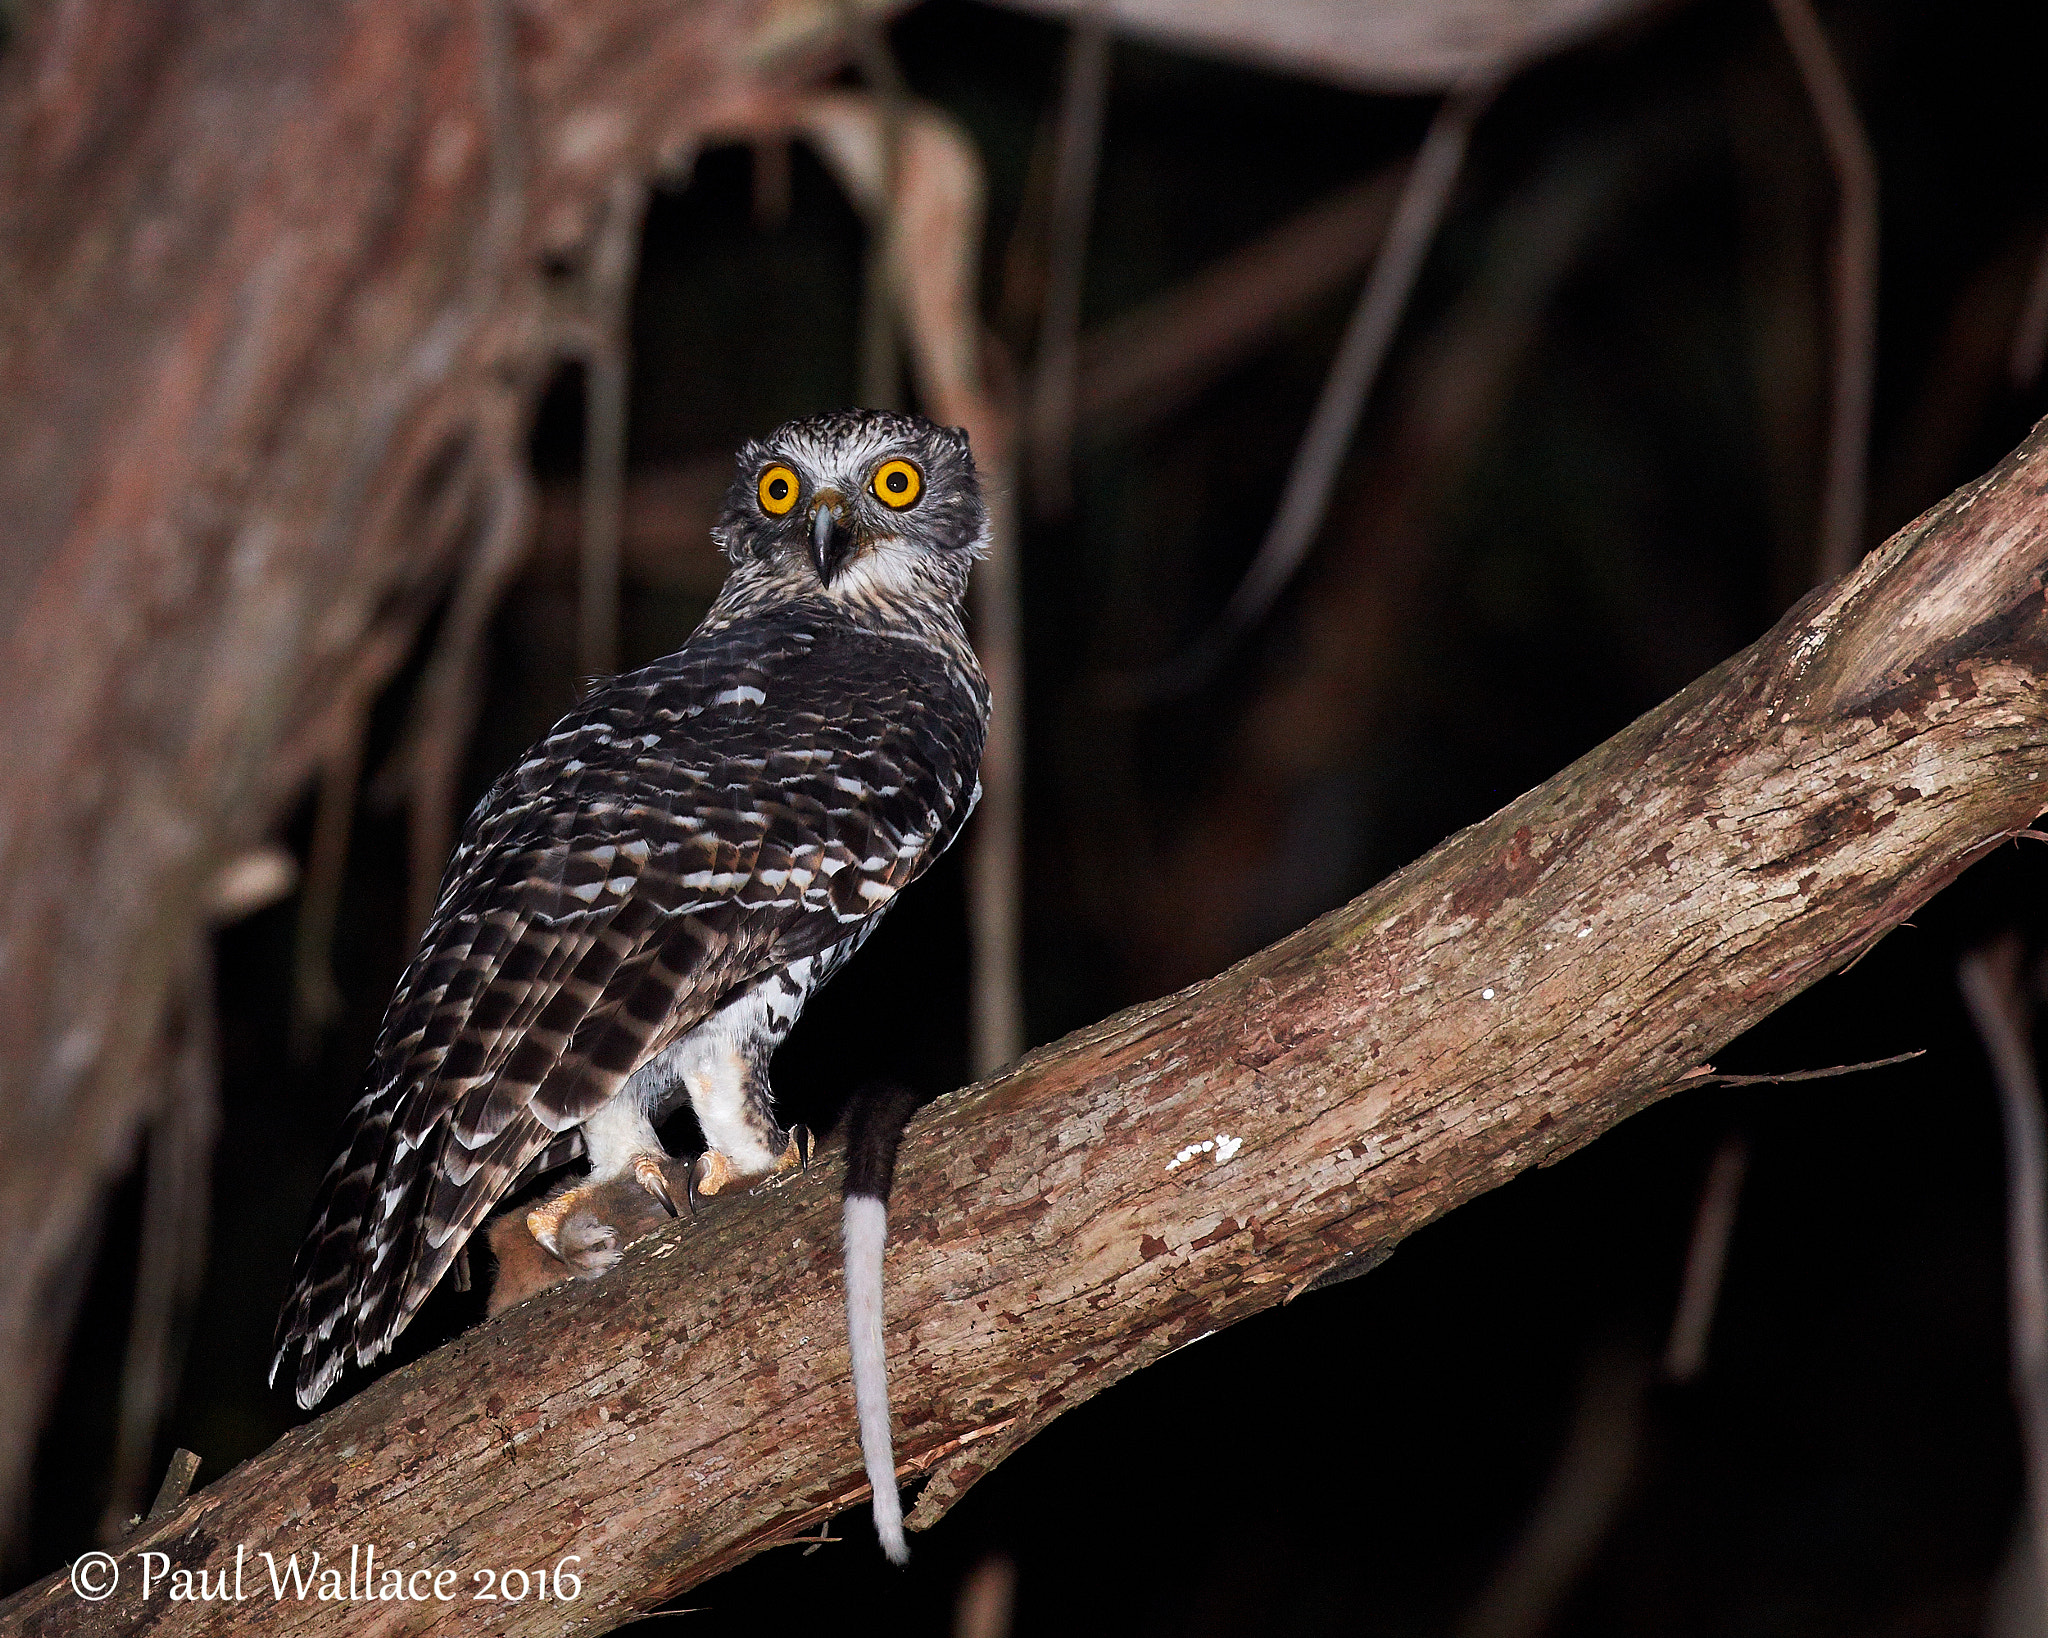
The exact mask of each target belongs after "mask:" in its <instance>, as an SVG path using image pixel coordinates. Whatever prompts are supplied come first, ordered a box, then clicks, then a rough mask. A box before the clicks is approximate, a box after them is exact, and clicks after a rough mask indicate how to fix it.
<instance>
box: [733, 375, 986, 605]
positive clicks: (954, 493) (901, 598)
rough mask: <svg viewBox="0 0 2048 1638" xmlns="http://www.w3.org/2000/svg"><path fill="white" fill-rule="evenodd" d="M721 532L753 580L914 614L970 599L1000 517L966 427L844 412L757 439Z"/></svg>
mask: <svg viewBox="0 0 2048 1638" xmlns="http://www.w3.org/2000/svg"><path fill="white" fill-rule="evenodd" d="M711 533H712V538H713V539H714V540H715V541H717V543H718V545H719V547H720V549H722V550H723V551H724V553H725V555H726V556H727V557H728V558H730V559H731V560H732V562H733V564H734V566H735V567H736V568H737V569H739V570H741V571H743V572H744V573H746V575H747V576H748V577H749V578H750V579H751V578H756V577H759V578H763V579H768V580H772V581H773V582H774V583H775V585H776V586H777V588H778V589H780V590H782V591H784V592H809V593H816V592H820V591H822V592H823V593H824V594H825V595H827V596H829V597H831V598H833V599H835V600H837V601H840V602H842V603H846V604H851V605H865V606H868V607H870V608H874V609H877V610H881V611H888V610H892V609H893V610H908V609H912V608H916V607H919V606H929V605H931V604H935V603H936V604H939V605H942V606H943V605H957V604H958V603H959V601H960V599H961V597H962V595H963V594H964V593H965V591H966V589H967V572H968V570H969V569H970V568H971V567H973V563H974V559H975V558H976V557H977V556H979V555H980V553H981V550H982V548H983V546H984V545H985V543H986V540H987V535H988V514H987V512H986V511H985V510H984V508H983V506H982V501H981V485H980V483H979V482H978V481H977V479H976V477H975V473H974V456H973V455H972V454H971V453H970V452H969V450H968V447H967V434H966V433H965V432H962V431H960V430H959V429H958V428H955V427H942V426H937V425H935V424H933V423H932V422H930V421H927V420H925V419H924V418H923V417H922V416H917V415H897V414H892V413H889V412H886V411H882V410H840V411H836V412H835V413H833V414H830V415H816V416H812V417H810V418H809V419H807V420H802V421H791V422H789V423H787V424H786V425H784V426H780V427H778V428H776V429H775V431H773V432H771V433H770V434H769V435H768V436H767V437H766V438H759V439H755V440H754V441H752V442H750V443H749V444H747V445H746V447H745V448H743V449H742V450H741V451H740V452H739V466H738V471H737V472H736V473H735V474H734V477H733V482H732V487H731V489H729V490H728V491H727V492H726V497H725V509H724V511H723V512H722V513H721V514H720V516H719V519H718V522H717V523H716V524H715V525H714V526H713V528H712V531H711ZM735 578H739V576H737V575H736V576H735Z"/></svg>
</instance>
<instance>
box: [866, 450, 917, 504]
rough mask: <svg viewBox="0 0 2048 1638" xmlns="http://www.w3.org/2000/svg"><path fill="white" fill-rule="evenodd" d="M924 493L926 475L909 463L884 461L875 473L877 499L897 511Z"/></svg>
mask: <svg viewBox="0 0 2048 1638" xmlns="http://www.w3.org/2000/svg"><path fill="white" fill-rule="evenodd" d="M923 493H924V475H923V474H922V473H920V472H919V471H918V470H917V468H916V467H914V466H912V465H911V464H910V463H909V462H908V461H884V462H883V463H882V464H881V466H880V467H879V468H878V469H877V470H876V472H875V498H876V499H877V500H879V501H881V502H882V504H883V505H885V506H893V507H895V508H896V510H897V511H899V512H900V511H902V510H903V508H904V507H906V506H908V505H910V504H911V502H913V501H915V500H916V499H917V497H918V496H919V495H921V494H923Z"/></svg>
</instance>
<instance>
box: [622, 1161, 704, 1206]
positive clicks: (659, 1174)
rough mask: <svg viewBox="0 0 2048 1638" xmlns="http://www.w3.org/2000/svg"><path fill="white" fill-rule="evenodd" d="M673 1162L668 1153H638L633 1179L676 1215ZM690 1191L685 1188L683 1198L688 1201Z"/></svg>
mask: <svg viewBox="0 0 2048 1638" xmlns="http://www.w3.org/2000/svg"><path fill="white" fill-rule="evenodd" d="M672 1164H673V1162H671V1161H670V1159H669V1157H668V1156H667V1155H636V1156H635V1157H634V1159H633V1181H634V1182H635V1183H638V1184H639V1185H640V1187H641V1188H643V1189H645V1190H646V1191H647V1192H648V1194H649V1195H651V1196H652V1197H653V1198H654V1199H655V1200H656V1201H658V1202H659V1203H660V1205H661V1209H662V1210H663V1211H665V1212H667V1213H668V1214H669V1216H671V1217H673V1216H675V1215H676V1197H675V1191H674V1190H673V1189H672V1188H671V1187H670V1186H669V1175H668V1174H669V1167H670V1166H671V1165H672ZM689 1198H690V1191H689V1190H688V1189H687V1188H685V1189H684V1190H683V1199H684V1200H685V1201H688V1200H689Z"/></svg>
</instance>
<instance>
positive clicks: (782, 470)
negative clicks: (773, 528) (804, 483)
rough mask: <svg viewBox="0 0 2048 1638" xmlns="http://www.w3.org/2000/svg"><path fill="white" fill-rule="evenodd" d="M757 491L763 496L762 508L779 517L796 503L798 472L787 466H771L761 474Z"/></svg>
mask: <svg viewBox="0 0 2048 1638" xmlns="http://www.w3.org/2000/svg"><path fill="white" fill-rule="evenodd" d="M756 493H758V494H759V495H760V497H761V510H762V511H764V512H767V513H769V514H770V515H772V516H774V517H778V518H779V517H781V516H782V514H783V513H785V512H787V511H788V510H789V509H790V508H791V507H792V506H794V505H796V474H795V473H794V472H792V471H790V469H789V468H788V467H786V466H771V467H770V468H769V469H768V470H767V471H766V472H763V473H762V474H761V483H760V487H759V489H758V490H757V491H756Z"/></svg>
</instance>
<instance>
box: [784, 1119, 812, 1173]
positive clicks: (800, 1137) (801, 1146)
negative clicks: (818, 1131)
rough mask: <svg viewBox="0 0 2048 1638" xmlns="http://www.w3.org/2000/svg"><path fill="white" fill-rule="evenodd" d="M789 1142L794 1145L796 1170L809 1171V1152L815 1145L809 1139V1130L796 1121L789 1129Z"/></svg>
mask: <svg viewBox="0 0 2048 1638" xmlns="http://www.w3.org/2000/svg"><path fill="white" fill-rule="evenodd" d="M789 1140H790V1142H792V1143H794V1144H795V1145H796V1168H797V1170H798V1171H800V1172H807V1171H809V1170H810V1169H811V1151H812V1149H814V1148H815V1147H816V1144H815V1143H814V1141H813V1140H812V1138H811V1129H810V1128H809V1127H808V1126H806V1125H804V1124H803V1122H801V1121H798V1122H797V1124H796V1125H794V1126H792V1127H791V1128H790V1129H789Z"/></svg>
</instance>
